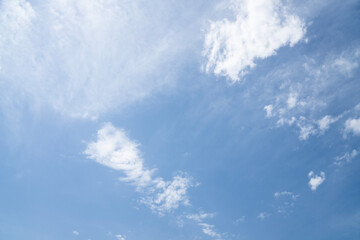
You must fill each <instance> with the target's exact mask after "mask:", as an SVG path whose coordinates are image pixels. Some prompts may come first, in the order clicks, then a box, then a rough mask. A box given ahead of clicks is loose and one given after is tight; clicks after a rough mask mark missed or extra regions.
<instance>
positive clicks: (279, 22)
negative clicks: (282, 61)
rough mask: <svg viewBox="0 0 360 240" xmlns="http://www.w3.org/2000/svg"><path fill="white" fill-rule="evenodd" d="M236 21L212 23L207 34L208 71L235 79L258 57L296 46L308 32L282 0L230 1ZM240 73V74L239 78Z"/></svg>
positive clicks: (233, 80)
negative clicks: (285, 47) (282, 48)
mask: <svg viewBox="0 0 360 240" xmlns="http://www.w3.org/2000/svg"><path fill="white" fill-rule="evenodd" d="M230 9H231V10H232V11H233V12H234V13H235V15H236V18H235V20H234V21H231V20H229V19H227V18H226V19H223V20H221V21H215V22H211V24H210V29H209V31H208V32H207V33H206V36H205V44H204V55H205V56H206V58H207V64H206V67H205V68H206V71H207V72H210V71H213V72H214V74H216V75H223V76H227V77H228V78H229V79H231V81H232V82H236V81H240V77H241V76H243V75H245V74H246V73H247V71H248V70H249V69H251V68H253V67H254V66H255V61H256V60H257V59H264V58H267V57H269V56H272V55H274V54H276V50H278V49H279V48H281V47H283V46H286V45H289V46H294V45H295V44H296V43H298V42H299V41H300V40H301V39H302V38H303V37H304V35H305V31H306V30H305V24H304V22H303V21H302V20H301V19H300V18H299V17H298V16H296V15H295V14H293V13H291V11H290V9H289V7H288V6H286V5H285V2H284V1H281V0H237V1H231V4H230ZM239 75H240V77H239Z"/></svg>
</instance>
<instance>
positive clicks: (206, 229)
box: [199, 223, 221, 239]
mask: <svg viewBox="0 0 360 240" xmlns="http://www.w3.org/2000/svg"><path fill="white" fill-rule="evenodd" d="M199 226H201V227H202V231H203V233H204V234H206V235H208V236H210V237H213V238H216V239H221V235H220V234H219V233H217V232H216V231H215V230H214V227H215V226H214V225H211V224H207V223H199Z"/></svg>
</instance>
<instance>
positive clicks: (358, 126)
mask: <svg viewBox="0 0 360 240" xmlns="http://www.w3.org/2000/svg"><path fill="white" fill-rule="evenodd" d="M345 131H347V132H352V133H353V134H354V135H360V118H358V119H356V118H349V119H348V120H346V122H345Z"/></svg>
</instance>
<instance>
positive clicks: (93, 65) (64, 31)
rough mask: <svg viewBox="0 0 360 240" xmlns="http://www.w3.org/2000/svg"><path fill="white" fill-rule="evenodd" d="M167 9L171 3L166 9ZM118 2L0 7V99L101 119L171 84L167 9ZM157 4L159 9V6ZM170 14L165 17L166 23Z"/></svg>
mask: <svg viewBox="0 0 360 240" xmlns="http://www.w3.org/2000/svg"><path fill="white" fill-rule="evenodd" d="M164 4H165V3H164ZM146 5H147V3H144V2H142V3H141V4H139V1H116V0H92V1H87V0H50V1H31V2H30V1H26V0H4V1H1V2H0V32H1V37H0V52H1V53H0V95H1V97H0V100H1V104H2V105H4V104H7V105H6V106H5V107H4V108H5V109H6V110H7V111H9V109H10V107H9V106H8V105H11V104H13V105H15V106H16V104H17V103H18V104H19V102H21V103H23V102H26V104H28V106H30V107H32V108H35V109H38V108H40V107H47V108H48V107H50V108H52V109H55V110H56V111H58V112H60V113H62V114H65V115H67V116H75V117H96V116H97V114H99V113H102V112H105V111H107V110H109V109H112V108H115V107H122V106H127V105H128V104H129V103H132V102H135V101H140V100H141V99H143V98H144V97H146V96H148V95H149V94H151V93H152V92H154V91H158V90H160V89H162V88H163V87H165V86H169V84H171V80H169V79H170V77H169V74H171V73H170V71H167V70H166V69H167V68H168V67H169V66H168V64H169V62H170V61H171V59H175V58H172V57H173V56H174V54H175V52H176V51H177V50H176V47H175V46H177V45H176V44H175V43H174V42H175V41H176V36H175V35H174V34H172V33H171V32H169V31H166V30H164V27H163V26H164V23H163V22H164V19H162V16H160V15H157V18H151V19H149V18H150V16H151V15H150V14H149V12H153V11H155V10H157V9H158V8H160V7H159V6H162V5H161V4H159V6H158V5H157V9H154V7H152V6H153V5H148V6H146ZM155 5H156V4H155ZM166 16H167V15H163V17H164V18H166Z"/></svg>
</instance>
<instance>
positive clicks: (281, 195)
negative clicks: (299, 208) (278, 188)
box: [274, 191, 299, 200]
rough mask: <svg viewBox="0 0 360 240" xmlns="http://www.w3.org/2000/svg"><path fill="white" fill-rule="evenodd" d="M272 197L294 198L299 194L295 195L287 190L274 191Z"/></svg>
mask: <svg viewBox="0 0 360 240" xmlns="http://www.w3.org/2000/svg"><path fill="white" fill-rule="evenodd" d="M274 197H275V198H280V197H291V199H294V200H296V199H297V198H298V197H299V196H298V195H295V194H294V193H292V192H288V191H283V192H275V193H274Z"/></svg>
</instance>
